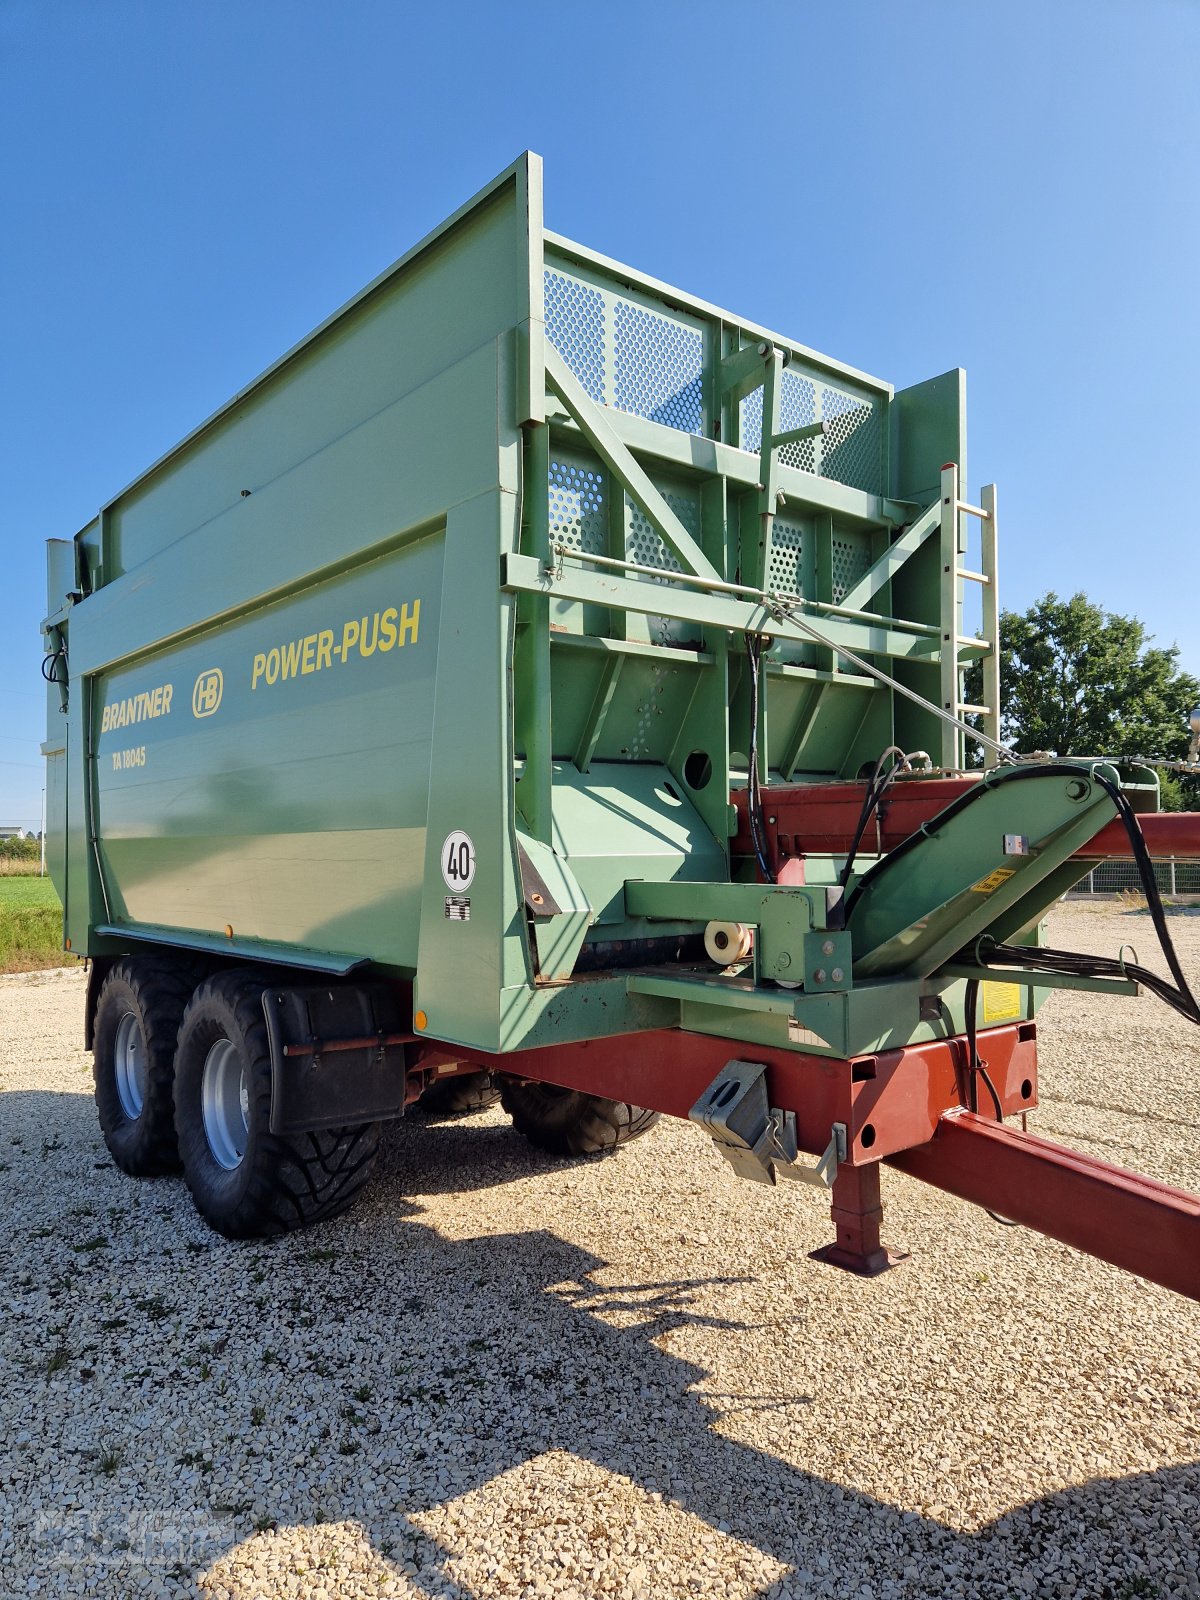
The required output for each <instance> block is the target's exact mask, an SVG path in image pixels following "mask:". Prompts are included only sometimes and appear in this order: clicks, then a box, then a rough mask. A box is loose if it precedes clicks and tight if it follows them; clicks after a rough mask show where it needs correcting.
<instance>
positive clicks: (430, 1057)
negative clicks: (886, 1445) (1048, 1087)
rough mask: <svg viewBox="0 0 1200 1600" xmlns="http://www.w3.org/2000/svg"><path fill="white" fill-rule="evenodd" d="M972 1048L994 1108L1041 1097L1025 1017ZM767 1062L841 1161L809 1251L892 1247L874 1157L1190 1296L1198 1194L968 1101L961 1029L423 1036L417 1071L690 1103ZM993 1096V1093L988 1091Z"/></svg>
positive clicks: (1197, 1275) (1012, 1111)
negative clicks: (863, 1034) (817, 1048)
mask: <svg viewBox="0 0 1200 1600" xmlns="http://www.w3.org/2000/svg"><path fill="white" fill-rule="evenodd" d="M979 1048H980V1051H981V1053H982V1054H983V1055H984V1057H985V1058H986V1061H987V1068H988V1075H989V1077H990V1078H991V1080H992V1083H993V1085H994V1086H995V1089H996V1094H997V1096H998V1098H999V1100H1000V1104H1001V1108H1002V1110H1003V1112H1004V1115H1005V1116H1006V1117H1008V1116H1013V1115H1016V1114H1018V1113H1020V1112H1023V1111H1028V1110H1030V1109H1031V1108H1032V1107H1034V1106H1035V1105H1036V1104H1037V1030H1036V1027H1035V1025H1034V1024H1033V1023H1030V1022H1022V1023H1016V1024H1010V1025H1008V1026H1005V1027H999V1028H988V1029H986V1030H984V1031H982V1032H981V1033H980V1035H979ZM743 1059H744V1060H750V1061H754V1062H758V1063H762V1064H763V1065H765V1066H766V1067H767V1072H768V1075H767V1088H768V1098H769V1100H770V1103H771V1105H772V1106H776V1107H778V1108H779V1109H780V1110H783V1111H794V1112H795V1114H796V1127H797V1135H798V1142H799V1145H800V1149H801V1150H802V1151H807V1152H808V1153H810V1154H812V1155H816V1154H819V1153H820V1152H822V1151H823V1150H824V1149H825V1147H826V1145H827V1144H828V1142H829V1136H830V1131H831V1128H832V1125H833V1124H834V1123H835V1122H841V1123H843V1124H844V1125H845V1127H846V1135H847V1155H846V1160H845V1161H844V1162H841V1163H840V1164H839V1166H838V1171H837V1177H836V1178H835V1180H834V1185H833V1193H832V1206H831V1209H830V1215H831V1217H832V1220H833V1223H834V1226H835V1230H836V1240H835V1242H834V1243H833V1244H831V1245H828V1246H826V1247H825V1248H824V1249H823V1250H819V1251H816V1252H814V1254H815V1255H816V1257H817V1259H819V1260H823V1261H828V1262H831V1263H832V1264H834V1265H836V1266H840V1267H844V1268H847V1269H848V1270H850V1271H852V1272H857V1273H859V1274H861V1275H863V1276H868V1277H871V1276H874V1275H875V1274H876V1273H879V1272H882V1271H884V1270H885V1268H887V1267H888V1266H889V1265H890V1264H891V1263H892V1261H894V1260H895V1259H897V1258H896V1257H895V1256H893V1255H892V1254H891V1253H890V1252H889V1251H888V1250H887V1249H886V1248H885V1247H884V1245H883V1244H882V1242H881V1240H880V1224H881V1220H882V1216H883V1208H882V1203H881V1199H880V1183H879V1169H880V1166H881V1164H882V1163H883V1162H885V1161H886V1162H887V1164H888V1165H889V1166H893V1167H896V1168H898V1169H899V1170H900V1171H902V1172H907V1173H909V1174H910V1175H911V1176H913V1177H916V1178H921V1179H922V1180H923V1181H924V1182H926V1183H929V1184H932V1185H933V1186H934V1187H935V1188H939V1189H944V1190H946V1191H947V1192H948V1193H950V1194H954V1195H957V1196H959V1197H960V1198H961V1199H964V1200H969V1201H971V1202H973V1203H974V1204H976V1205H980V1206H985V1207H987V1208H988V1209H989V1210H993V1211H996V1212H997V1213H999V1214H1001V1215H1003V1216H1005V1217H1008V1218H1010V1219H1011V1220H1013V1221H1016V1222H1020V1223H1023V1224H1024V1225H1025V1226H1027V1227H1030V1228H1034V1229H1036V1230H1037V1232H1039V1233H1043V1234H1046V1235H1047V1236H1048V1237H1049V1238H1052V1239H1059V1240H1061V1241H1062V1242H1063V1243H1064V1244H1069V1245H1073V1246H1074V1247H1075V1248H1076V1249H1079V1250H1084V1251H1086V1252H1087V1253H1088V1254H1089V1255H1094V1256H1098V1257H1099V1258H1100V1259H1101V1260H1103V1261H1110V1262H1112V1264H1113V1265H1114V1266H1118V1267H1122V1268H1124V1269H1125V1270H1126V1271H1128V1272H1133V1273H1136V1274H1137V1275H1138V1276H1139V1277H1143V1278H1148V1279H1149V1280H1150V1281H1151V1282H1153V1283H1159V1284H1162V1285H1164V1287H1166V1288H1168V1289H1174V1290H1176V1291H1177V1292H1178V1293H1179V1294H1184V1295H1187V1296H1189V1297H1190V1298H1191V1299H1193V1300H1200V1197H1197V1196H1195V1195H1191V1194H1188V1193H1186V1192H1184V1191H1182V1190H1176V1189H1172V1188H1170V1187H1168V1186H1167V1185H1166V1184H1162V1183H1158V1182H1156V1181H1155V1180H1154V1179H1151V1178H1143V1177H1140V1176H1138V1175H1137V1174H1135V1173H1130V1172H1126V1171H1124V1170H1123V1169H1122V1168H1120V1167H1114V1166H1110V1165H1109V1164H1108V1163H1107V1162H1103V1161H1097V1160H1094V1159H1093V1158H1092V1157H1090V1156H1085V1155H1081V1154H1079V1153H1078V1152H1076V1151H1073V1150H1068V1149H1065V1148H1064V1147H1062V1146H1061V1145H1056V1144H1052V1143H1051V1142H1050V1141H1049V1140H1046V1139H1040V1138H1038V1137H1036V1136H1035V1135H1033V1134H1029V1133H1026V1132H1024V1131H1023V1130H1021V1129H1019V1128H1016V1127H1010V1126H1008V1125H1007V1124H1005V1123H1003V1122H996V1121H993V1120H991V1118H990V1117H985V1116H982V1115H978V1114H976V1113H973V1112H971V1111H968V1110H966V1109H965V1105H964V1102H965V1099H966V1078H967V1076H968V1067H967V1060H968V1057H967V1046H966V1040H965V1039H964V1038H962V1037H961V1036H958V1037H954V1038H951V1039H946V1040H940V1041H938V1042H937V1043H934V1044H921V1045H910V1046H907V1047H906V1048H904V1049H900V1050H889V1051H882V1052H880V1053H879V1054H878V1055H871V1056H858V1057H855V1058H853V1059H851V1060H839V1059H835V1058H832V1057H829V1056H815V1055H806V1054H803V1053H801V1052H799V1051H784V1050H771V1049H763V1048H762V1047H760V1046H757V1045H748V1044H745V1043H744V1042H741V1041H738V1040H735V1039H722V1038H716V1037H713V1036H711V1035H708V1034H699V1033H686V1032H684V1031H682V1030H678V1029H669V1030H662V1031H657V1032H649V1033H638V1034H626V1035H623V1036H618V1037H616V1038H611V1039H593V1040H584V1041H581V1042H579V1043H575V1044H563V1045H548V1046H545V1047H543V1048H541V1049H537V1050H518V1051H512V1052H510V1053H507V1054H505V1055H503V1056H495V1055H491V1054H489V1053H488V1052H486V1051H481V1050H479V1051H473V1050H463V1049H460V1048H458V1047H456V1046H448V1045H447V1046H444V1045H440V1044H437V1043H435V1042H434V1041H433V1040H428V1041H419V1042H418V1045H417V1049H416V1051H415V1052H414V1060H413V1063H412V1065H413V1067H414V1068H415V1070H416V1072H417V1073H421V1072H422V1069H425V1070H428V1069H430V1068H435V1067H438V1066H439V1065H440V1066H449V1065H458V1066H460V1067H474V1068H485V1069H487V1070H489V1071H493V1072H496V1071H499V1072H503V1073H505V1074H511V1075H512V1076H514V1077H520V1078H529V1079H532V1080H534V1081H537V1082H541V1083H554V1084H558V1085H560V1086H561V1087H562V1088H565V1089H579V1090H582V1091H583V1092H584V1093H586V1094H597V1095H603V1096H605V1097H606V1098H608V1099H613V1100H627V1101H630V1102H631V1103H633V1104H636V1105H641V1106H646V1107H648V1108H649V1109H651V1110H655V1111H662V1112H664V1113H666V1114H668V1115H671V1116H677V1117H686V1116H687V1115H688V1112H689V1111H690V1110H691V1108H692V1106H693V1105H695V1103H696V1101H697V1100H699V1098H700V1097H701V1095H702V1094H703V1093H704V1091H705V1090H706V1089H707V1088H708V1086H709V1085H710V1084H711V1083H712V1081H713V1079H714V1078H715V1077H716V1076H717V1074H718V1073H719V1072H720V1071H721V1070H722V1068H723V1067H725V1066H726V1064H727V1063H728V1062H730V1061H733V1060H743ZM985 1103H986V1104H988V1105H989V1106H990V1104H991V1099H990V1096H987V1097H986V1102H985Z"/></svg>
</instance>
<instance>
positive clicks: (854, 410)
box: [821, 388, 883, 494]
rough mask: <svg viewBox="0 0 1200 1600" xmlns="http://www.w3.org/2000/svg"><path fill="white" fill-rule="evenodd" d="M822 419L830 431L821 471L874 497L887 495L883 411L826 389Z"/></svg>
mask: <svg viewBox="0 0 1200 1600" xmlns="http://www.w3.org/2000/svg"><path fill="white" fill-rule="evenodd" d="M823 394H824V399H823V406H822V416H823V417H824V419H825V421H826V423H828V425H829V431H828V433H827V434H826V435H825V437H824V439H823V440H822V441H821V472H822V475H823V476H824V477H826V478H835V479H836V480H837V481H838V483H847V484H849V485H850V486H851V487H852V488H854V489H866V490H868V491H869V492H870V493H872V494H881V493H882V492H883V482H882V477H883V463H882V451H881V444H882V434H881V430H880V424H879V409H878V407H877V406H874V405H871V404H868V403H867V402H865V401H863V400H859V399H857V398H856V397H855V396H854V395H850V394H845V393H843V391H842V390H840V389H831V388H826V389H825V390H824V391H823Z"/></svg>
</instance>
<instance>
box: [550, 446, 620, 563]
mask: <svg viewBox="0 0 1200 1600" xmlns="http://www.w3.org/2000/svg"><path fill="white" fill-rule="evenodd" d="M604 492H605V485H604V477H603V473H602V471H601V468H600V464H599V462H596V463H595V465H594V466H589V465H588V464H587V463H586V462H585V461H582V460H579V459H575V460H572V459H570V458H569V457H566V456H560V457H556V458H554V459H553V460H552V461H551V462H550V474H549V496H550V538H551V540H552V541H553V542H554V543H562V544H565V545H568V546H570V548H571V549H572V550H582V551H586V552H587V553H588V554H589V555H597V556H602V555H603V554H604V552H605V549H606V547H607V543H608V540H607V525H606V519H605V509H604Z"/></svg>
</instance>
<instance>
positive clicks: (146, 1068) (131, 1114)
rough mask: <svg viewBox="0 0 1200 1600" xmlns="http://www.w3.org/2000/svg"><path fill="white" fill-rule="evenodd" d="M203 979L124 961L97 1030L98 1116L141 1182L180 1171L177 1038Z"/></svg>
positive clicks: (103, 998) (105, 997)
mask: <svg viewBox="0 0 1200 1600" xmlns="http://www.w3.org/2000/svg"><path fill="white" fill-rule="evenodd" d="M196 976H197V974H196V973H195V972H194V971H192V970H191V969H190V968H187V967H184V966H182V965H175V964H173V963H172V962H170V961H162V960H157V959H155V958H154V957H141V958H131V959H129V960H125V961H119V962H118V963H117V965H116V966H115V967H114V968H113V969H112V971H111V972H110V973H109V974H108V976H107V977H106V978H105V980H104V985H103V987H102V988H101V990H100V998H99V1000H98V1001H97V1002H96V1015H95V1018H94V1021H93V1027H92V1052H93V1055H92V1063H93V1065H92V1073H93V1077H94V1080H95V1084H96V1111H97V1114H98V1116H99V1119H100V1131H101V1133H103V1135H104V1142H105V1144H106V1145H107V1146H108V1151H109V1154H110V1155H111V1156H112V1158H113V1160H114V1161H115V1162H116V1164H117V1166H118V1167H120V1169H121V1171H122V1172H128V1173H129V1174H130V1175H131V1176H132V1177H135V1178H148V1177H154V1176H156V1175H158V1174H160V1173H164V1172H178V1170H179V1152H178V1150H177V1149H176V1143H175V1112H174V1105H173V1099H172V1096H173V1087H174V1078H175V1040H176V1038H177V1036H178V1034H179V1025H180V1023H181V1022H182V1021H183V1013H184V1009H185V1008H186V1006H187V1003H188V999H189V998H190V996H191V993H192V985H193V982H194V981H195V978H196Z"/></svg>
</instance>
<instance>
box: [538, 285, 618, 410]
mask: <svg viewBox="0 0 1200 1600" xmlns="http://www.w3.org/2000/svg"><path fill="white" fill-rule="evenodd" d="M545 283H546V289H545V293H546V332H547V334H548V335H549V336H550V339H551V342H552V343H553V345H554V348H555V349H556V350H557V351H558V353H559V355H560V356H561V357H562V358H563V360H564V361H565V362H566V363H567V365H568V366H569V367H570V369H571V371H572V372H573V373H574V374H575V376H576V377H577V378H578V379H579V381H580V383H581V384H582V385H583V387H584V388H585V389H586V390H587V392H588V394H589V395H591V397H592V399H593V400H597V401H599V402H600V404H601V405H603V404H604V402H605V393H604V370H605V353H604V296H603V295H602V294H601V293H600V291H599V289H593V288H592V287H591V286H590V285H589V284H586V283H581V282H580V281H579V279H578V278H571V277H568V276H567V274H566V273H565V272H552V271H551V270H550V269H549V268H547V269H546V274H545Z"/></svg>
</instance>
